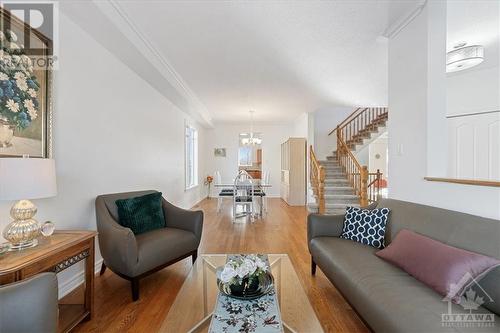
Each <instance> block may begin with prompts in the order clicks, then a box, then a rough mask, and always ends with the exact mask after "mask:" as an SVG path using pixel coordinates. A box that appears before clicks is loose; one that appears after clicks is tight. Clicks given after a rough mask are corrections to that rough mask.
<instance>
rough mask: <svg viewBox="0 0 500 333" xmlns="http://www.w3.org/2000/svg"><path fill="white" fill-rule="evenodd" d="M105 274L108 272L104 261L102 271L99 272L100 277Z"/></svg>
mask: <svg viewBox="0 0 500 333" xmlns="http://www.w3.org/2000/svg"><path fill="white" fill-rule="evenodd" d="M104 272H106V264H105V263H104V261H103V262H102V265H101V271H100V272H99V275H103V274H104Z"/></svg>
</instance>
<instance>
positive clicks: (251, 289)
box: [217, 272, 274, 300]
mask: <svg viewBox="0 0 500 333" xmlns="http://www.w3.org/2000/svg"><path fill="white" fill-rule="evenodd" d="M248 282H249V281H248V279H243V284H242V285H238V284H227V283H224V282H222V281H221V280H220V279H218V278H217V286H218V287H219V291H220V292H221V293H222V294H224V295H226V296H229V297H232V298H236V299H240V300H252V299H257V298H259V297H262V296H264V295H267V294H269V293H270V292H271V291H273V287H274V278H273V275H272V274H271V272H265V273H264V274H261V275H260V276H259V277H258V279H256V280H253V281H251V282H250V283H248Z"/></svg>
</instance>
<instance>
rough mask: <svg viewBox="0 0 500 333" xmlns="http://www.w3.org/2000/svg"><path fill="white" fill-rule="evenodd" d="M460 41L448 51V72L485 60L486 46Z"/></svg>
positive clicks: (469, 66) (472, 65)
mask: <svg viewBox="0 0 500 333" xmlns="http://www.w3.org/2000/svg"><path fill="white" fill-rule="evenodd" d="M466 45H467V43H460V44H457V45H455V47H454V48H455V49H454V50H452V51H450V52H448V53H446V73H453V72H458V71H461V70H464V69H467V68H471V67H474V66H477V65H479V64H480V63H482V62H483V60H484V47H483V46H481V45H469V46H466Z"/></svg>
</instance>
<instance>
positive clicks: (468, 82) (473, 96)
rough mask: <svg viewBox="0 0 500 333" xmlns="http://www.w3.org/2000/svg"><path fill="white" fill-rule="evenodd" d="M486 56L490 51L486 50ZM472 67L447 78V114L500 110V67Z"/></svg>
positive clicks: (451, 74)
mask: <svg viewBox="0 0 500 333" xmlns="http://www.w3.org/2000/svg"><path fill="white" fill-rule="evenodd" d="M485 56H488V53H486V52H485ZM498 62H499V59H497V60H496V63H497V65H496V66H492V67H487V68H480V69H476V68H471V69H467V70H464V71H461V72H457V73H450V74H449V75H448V77H447V78H446V97H447V99H446V100H447V115H449V116H453V115H462V114H470V113H477V112H485V111H494V110H500V93H499V92H500V67H499V66H498ZM478 67H479V66H478Z"/></svg>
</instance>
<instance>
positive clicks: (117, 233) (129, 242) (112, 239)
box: [95, 197, 138, 275]
mask: <svg viewBox="0 0 500 333" xmlns="http://www.w3.org/2000/svg"><path fill="white" fill-rule="evenodd" d="M95 205H96V221H97V231H98V232H99V235H98V240H99V249H100V251H101V254H102V257H103V258H104V261H105V262H106V265H107V266H109V267H110V268H111V269H112V270H115V271H118V272H119V273H122V274H126V275H128V274H131V273H132V269H133V267H134V266H135V265H136V264H137V262H138V249H137V242H136V239H135V235H134V233H133V232H132V230H130V229H129V228H125V227H123V226H121V225H120V224H118V223H117V222H116V221H115V219H114V218H113V217H112V216H111V214H110V213H109V211H108V208H107V207H106V204H105V202H104V200H103V199H102V198H100V197H97V199H96V202H95Z"/></svg>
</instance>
